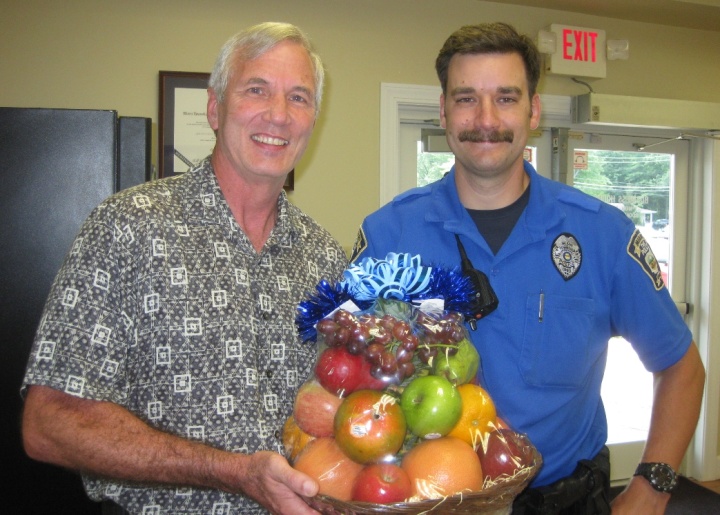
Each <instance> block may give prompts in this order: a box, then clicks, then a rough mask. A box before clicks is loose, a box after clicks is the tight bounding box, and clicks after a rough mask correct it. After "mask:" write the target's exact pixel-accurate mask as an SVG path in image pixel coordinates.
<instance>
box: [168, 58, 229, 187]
mask: <svg viewBox="0 0 720 515" xmlns="http://www.w3.org/2000/svg"><path fill="white" fill-rule="evenodd" d="M209 78H210V74H209V73H194V72H169V71H161V72H160V112H159V117H158V137H159V143H158V152H159V160H158V161H159V162H158V164H159V168H160V170H159V173H158V176H159V177H170V176H172V175H177V174H179V173H184V172H187V171H188V170H189V169H190V168H192V167H193V166H195V165H197V164H198V163H199V162H200V161H202V160H203V159H205V158H206V157H207V156H208V155H210V153H211V152H212V149H213V147H214V146H215V134H214V133H213V130H212V129H211V128H210V124H209V123H208V121H207V87H208V79H209Z"/></svg>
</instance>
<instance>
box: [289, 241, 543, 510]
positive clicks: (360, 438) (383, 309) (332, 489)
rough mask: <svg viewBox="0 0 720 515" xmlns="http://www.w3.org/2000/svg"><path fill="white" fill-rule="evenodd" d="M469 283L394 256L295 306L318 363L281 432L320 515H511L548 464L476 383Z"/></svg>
mask: <svg viewBox="0 0 720 515" xmlns="http://www.w3.org/2000/svg"><path fill="white" fill-rule="evenodd" d="M475 297H476V291H475V290H474V286H473V283H472V282H471V281H470V280H468V278H467V277H466V276H465V275H464V274H463V273H462V272H461V271H459V270H446V269H442V268H436V267H429V266H423V265H422V263H421V259H420V257H419V256H410V255H408V254H388V256H387V257H386V258H385V259H384V260H375V259H372V258H366V259H365V260H363V261H361V262H360V263H359V264H356V265H352V266H351V267H350V268H349V269H348V270H346V272H345V274H344V278H343V280H342V281H340V282H339V283H338V284H335V285H331V284H329V283H327V282H325V281H323V282H321V283H320V284H319V285H318V286H317V293H316V294H314V295H312V296H309V297H308V299H307V300H305V301H303V302H302V303H301V304H300V306H299V307H298V318H297V320H296V322H297V326H298V330H299V332H300V334H301V336H302V338H303V340H304V341H305V342H306V344H309V343H310V342H315V343H316V345H317V349H318V360H317V363H316V366H315V369H314V374H313V376H312V377H310V378H308V380H307V381H306V382H305V383H304V384H303V385H302V386H301V388H300V390H299V392H298V394H297V396H296V398H295V402H294V409H293V414H292V416H291V417H289V418H288V420H287V422H286V424H285V428H284V431H283V442H284V444H285V448H286V451H287V457H288V459H289V461H290V462H291V463H292V464H293V466H294V467H295V468H296V469H298V470H301V471H302V472H304V473H306V474H308V475H310V476H311V477H314V478H315V479H316V481H317V482H318V484H319V485H320V493H319V494H318V495H317V496H315V497H314V498H312V499H307V500H306V501H307V502H308V504H309V505H310V506H312V507H313V508H315V509H317V510H318V511H320V512H321V513H347V514H356V513H357V514H361V513H427V512H438V513H497V514H500V513H509V510H510V506H511V504H512V501H513V499H514V498H515V497H516V496H517V495H518V494H519V493H520V492H521V491H522V490H523V489H524V488H525V487H526V486H527V485H528V484H529V482H530V481H531V480H532V478H533V477H534V476H535V474H536V473H537V471H538V470H539V468H540V467H541V466H542V457H541V456H540V454H539V453H538V451H537V449H536V448H535V447H534V446H533V445H532V443H531V442H530V440H529V439H528V438H527V436H526V435H522V434H520V433H517V432H515V431H513V430H512V429H511V428H510V427H509V426H508V424H507V423H506V422H505V421H504V420H502V419H501V418H500V417H498V416H497V413H496V408H495V406H494V403H493V401H492V398H491V397H490V394H489V393H488V392H486V391H485V390H484V389H483V388H482V387H481V386H480V385H478V384H477V382H476V378H477V376H478V369H479V366H480V356H479V355H478V353H477V350H476V349H475V346H474V345H473V344H472V342H471V340H470V337H469V334H468V331H467V329H466V327H465V322H466V321H467V320H470V319H472V320H475V319H476V318H477V316H476V313H475V312H474V311H473V299H474V298H475Z"/></svg>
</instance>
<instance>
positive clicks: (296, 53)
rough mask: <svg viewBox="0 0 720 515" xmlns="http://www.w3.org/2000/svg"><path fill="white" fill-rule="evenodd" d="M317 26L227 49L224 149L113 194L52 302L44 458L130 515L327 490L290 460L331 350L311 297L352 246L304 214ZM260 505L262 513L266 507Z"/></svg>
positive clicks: (26, 431)
mask: <svg viewBox="0 0 720 515" xmlns="http://www.w3.org/2000/svg"><path fill="white" fill-rule="evenodd" d="M322 88H323V68H322V64H321V62H320V59H319V58H318V56H317V55H316V54H315V53H314V51H313V50H312V48H311V46H310V43H309V42H308V40H307V38H306V37H305V36H304V34H303V33H302V32H301V31H300V30H299V29H297V28H296V27H294V26H292V25H288V24H278V23H266V24H261V25H258V26H254V27H251V28H250V29H248V30H246V31H244V32H241V33H239V34H237V35H236V36H235V37H233V38H231V39H230V40H229V41H228V42H227V43H226V45H225V46H224V47H223V49H222V51H221V53H220V55H219V57H218V59H217V62H216V65H215V68H214V70H213V73H212V76H211V79H210V87H209V89H208V106H207V107H208V109H207V112H208V121H209V123H210V125H211V127H212V128H213V129H214V130H215V132H216V135H217V142H216V145H215V148H214V150H213V153H212V155H211V156H210V157H209V158H208V159H207V160H205V161H204V162H202V163H201V164H200V165H198V166H197V167H196V168H194V169H192V170H191V171H189V172H187V173H186V174H183V175H182V176H178V177H173V178H170V179H167V180H161V181H155V182H152V183H148V184H145V185H142V186H139V187H137V188H134V189H131V190H127V191H125V192H122V193H120V194H118V195H116V196H114V197H111V198H110V199H108V200H107V201H105V202H104V203H103V204H102V205H101V206H99V207H98V208H97V209H96V210H95V211H94V212H93V213H92V214H91V215H90V217H89V218H88V220H87V221H86V223H85V224H84V226H83V228H82V229H81V232H80V234H79V236H78V238H77V240H76V241H75V243H74V245H73V247H72V249H71V251H70V252H69V254H68V256H67V259H66V260H65V263H64V264H63V266H62V269H61V270H60V272H59V274H58V276H57V279H56V281H55V283H54V286H53V288H52V291H51V293H50V295H49V298H48V301H47V305H46V308H45V312H44V314H43V317H42V322H41V324H40V327H39V329H38V332H37V337H36V340H35V344H34V348H33V351H32V353H31V356H30V360H29V363H28V369H27V373H26V377H25V381H24V384H23V390H22V391H23V394H25V395H26V401H25V411H24V418H23V436H24V443H25V448H26V450H27V452H28V454H29V455H30V456H31V457H33V458H36V459H38V460H42V461H46V462H50V463H54V464H57V465H60V466H62V467H66V468H70V469H75V470H78V471H80V472H81V473H82V475H83V481H84V484H85V487H86V490H87V492H88V495H89V496H90V497H91V498H92V499H95V500H101V499H102V500H109V501H111V502H112V503H114V504H115V505H118V506H121V507H122V508H123V509H124V510H126V511H127V512H130V513H197V514H210V513H223V514H229V513H242V514H247V513H256V512H264V511H266V510H270V511H272V512H276V513H293V514H299V513H312V512H313V511H312V510H310V508H309V507H308V506H307V505H306V504H305V503H304V501H303V500H302V498H301V496H312V495H314V494H315V493H316V492H317V489H318V486H317V484H316V483H315V482H314V481H313V480H312V479H310V478H309V477H307V476H306V475H304V474H302V473H300V472H298V471H295V470H294V469H292V468H291V467H290V466H289V465H288V463H287V461H286V460H285V458H284V457H283V456H282V455H281V454H280V452H282V442H281V432H282V424H283V423H284V421H285V419H286V417H287V416H288V415H289V414H290V413H291V411H292V402H293V399H294V397H295V393H296V392H297V389H298V387H299V385H300V384H302V382H303V381H304V380H305V379H306V378H307V377H308V376H309V375H310V374H311V371H312V365H313V363H314V360H315V352H316V351H315V349H314V348H312V347H307V346H304V345H303V344H301V343H300V341H299V338H298V336H297V332H296V329H295V326H294V317H295V308H296V306H297V303H298V302H299V301H300V300H301V299H302V297H303V295H304V293H305V292H306V291H308V290H310V289H312V288H313V287H314V286H315V285H316V284H317V282H318V281H319V280H320V279H321V278H323V277H325V278H329V279H335V278H337V277H338V276H339V275H340V274H341V273H342V271H343V269H344V268H345V264H346V260H345V256H344V254H343V251H342V248H341V247H340V246H339V245H338V243H337V242H336V241H335V240H334V239H333V238H332V237H331V236H330V235H329V234H328V233H327V232H326V231H325V230H323V229H322V228H321V227H320V226H318V224H317V223H316V222H314V221H313V220H312V219H310V218H309V217H308V216H307V215H305V214H304V213H302V212H301V211H300V210H299V209H298V208H296V207H295V206H293V205H292V204H290V203H289V202H288V200H287V197H286V195H285V193H284V191H283V184H284V182H285V178H286V176H287V174H288V173H289V172H290V171H291V170H292V169H293V168H294V167H295V165H296V163H297V162H298V160H299V159H300V157H301V156H302V154H303V152H304V150H305V148H306V146H307V144H308V140H309V139H310V136H311V134H312V131H313V126H314V124H315V120H316V117H317V114H318V110H319V106H320V100H321V97H322ZM261 505H262V506H261Z"/></svg>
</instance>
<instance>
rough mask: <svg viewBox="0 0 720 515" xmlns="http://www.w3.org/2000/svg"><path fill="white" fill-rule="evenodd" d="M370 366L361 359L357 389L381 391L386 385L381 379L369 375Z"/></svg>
mask: <svg viewBox="0 0 720 515" xmlns="http://www.w3.org/2000/svg"><path fill="white" fill-rule="evenodd" d="M371 370H372V365H371V364H370V362H369V361H367V360H366V359H364V358H363V364H362V369H361V370H360V378H359V383H360V384H359V387H358V389H362V390H382V389H383V388H385V387H386V386H387V383H386V382H385V381H383V380H382V379H378V378H376V377H374V376H373V375H372V373H371Z"/></svg>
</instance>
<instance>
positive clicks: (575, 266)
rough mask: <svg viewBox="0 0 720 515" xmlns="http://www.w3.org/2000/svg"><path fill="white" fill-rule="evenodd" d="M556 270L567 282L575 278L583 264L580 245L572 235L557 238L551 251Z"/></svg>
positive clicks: (563, 234) (566, 234)
mask: <svg viewBox="0 0 720 515" xmlns="http://www.w3.org/2000/svg"><path fill="white" fill-rule="evenodd" d="M550 254H551V256H552V260H553V263H554V264H555V268H556V269H557V271H558V272H560V275H562V277H563V279H565V280H566V281H567V280H569V279H572V278H573V277H575V275H576V274H577V273H578V270H580V265H581V264H582V250H581V249H580V244H579V243H578V242H577V240H576V239H575V236H573V235H572V234H570V233H562V234H561V235H560V236H558V237H557V238H555V241H554V242H553V245H552V249H551V251H550Z"/></svg>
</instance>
